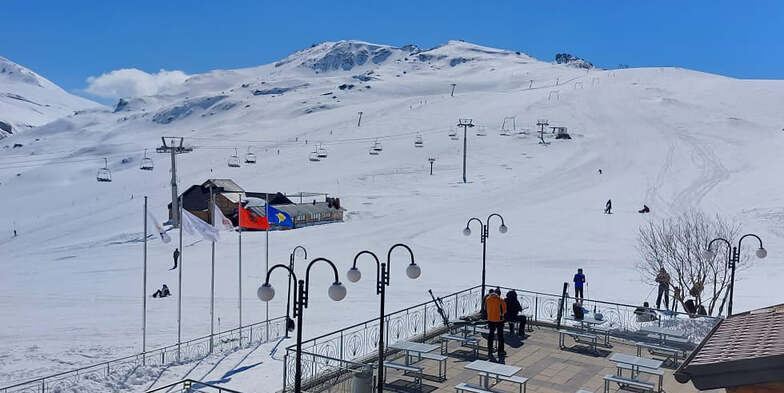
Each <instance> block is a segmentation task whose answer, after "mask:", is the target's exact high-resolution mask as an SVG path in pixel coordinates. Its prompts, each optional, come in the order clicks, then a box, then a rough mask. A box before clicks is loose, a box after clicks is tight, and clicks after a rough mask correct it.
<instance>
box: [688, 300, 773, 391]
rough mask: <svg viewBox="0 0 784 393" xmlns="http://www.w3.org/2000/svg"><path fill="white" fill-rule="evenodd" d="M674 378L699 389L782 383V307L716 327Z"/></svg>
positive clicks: (750, 313)
mask: <svg viewBox="0 0 784 393" xmlns="http://www.w3.org/2000/svg"><path fill="white" fill-rule="evenodd" d="M675 377H676V379H677V380H678V382H681V383H686V382H688V381H689V380H691V381H692V382H693V383H694V385H695V386H696V387H697V388H699V389H715V388H721V387H732V386H741V385H751V384H758V383H767V382H777V381H784V304H780V305H777V306H771V307H766V308H762V309H759V310H753V311H748V312H745V313H742V314H736V315H733V316H731V317H729V318H727V319H725V320H724V321H722V322H721V323H719V324H718V325H717V326H716V327H715V328H714V330H713V331H712V332H711V333H710V334H709V335H708V336H707V337H706V338H705V340H703V342H702V343H701V344H700V346H699V347H698V348H697V349H696V350H695V351H694V352H693V353H692V354H691V356H690V357H689V358H688V359H686V361H685V362H684V363H683V364H682V365H681V367H680V368H679V369H678V370H677V371H676V372H675Z"/></svg>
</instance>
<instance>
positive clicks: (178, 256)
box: [169, 248, 180, 270]
mask: <svg viewBox="0 0 784 393" xmlns="http://www.w3.org/2000/svg"><path fill="white" fill-rule="evenodd" d="M172 257H174V267H173V268H171V269H169V270H174V269H176V268H177V260H179V259H180V249H179V248H175V249H174V254H172Z"/></svg>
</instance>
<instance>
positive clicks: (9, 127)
mask: <svg viewBox="0 0 784 393" xmlns="http://www.w3.org/2000/svg"><path fill="white" fill-rule="evenodd" d="M98 106H99V105H98V104H97V103H95V102H92V101H90V100H87V99H85V98H81V97H77V96H75V95H72V94H69V93H67V92H66V91H65V90H63V89H61V88H60V87H59V86H57V85H55V84H54V83H52V82H50V81H49V80H47V79H46V78H43V77H42V76H40V75H38V74H36V73H35V72H33V71H31V70H29V69H27V68H25V67H23V66H21V65H19V64H16V63H14V62H12V61H11V60H8V59H6V58H3V57H0V139H2V138H4V137H6V136H8V135H9V134H13V133H16V132H19V131H22V130H26V129H28V128H31V127H36V126H40V125H42V124H46V123H48V122H50V121H52V120H55V119H58V118H60V117H64V116H68V115H72V114H73V113H74V111H77V110H82V109H87V108H94V107H98Z"/></svg>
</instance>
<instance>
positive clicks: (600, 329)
mask: <svg viewBox="0 0 784 393" xmlns="http://www.w3.org/2000/svg"><path fill="white" fill-rule="evenodd" d="M589 332H591V333H596V334H597V335H600V336H602V337H603V338H604V342H602V343H599V345H601V346H603V347H605V348H612V344H610V329H609V328H606V327H604V326H593V327H591V329H590V330H589Z"/></svg>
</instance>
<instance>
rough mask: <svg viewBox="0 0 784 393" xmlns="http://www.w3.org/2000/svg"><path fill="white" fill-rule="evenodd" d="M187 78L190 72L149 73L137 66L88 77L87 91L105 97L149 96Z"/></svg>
mask: <svg viewBox="0 0 784 393" xmlns="http://www.w3.org/2000/svg"><path fill="white" fill-rule="evenodd" d="M187 78H188V74H186V73H184V72H182V71H176V70H175V71H166V70H160V71H158V72H157V73H154V74H148V73H146V72H144V71H142V70H138V69H136V68H123V69H120V70H114V71H111V72H108V73H105V74H102V75H101V76H91V77H89V78H87V88H86V89H85V91H86V92H87V93H89V94H93V95H96V96H98V97H104V98H122V97H137V96H149V95H154V94H157V93H159V92H162V91H164V90H166V89H168V88H170V87H173V86H177V85H180V84H182V83H183V82H184V81H185V80H186V79H187Z"/></svg>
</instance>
